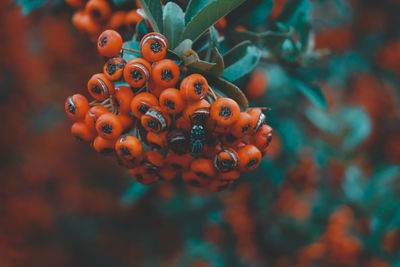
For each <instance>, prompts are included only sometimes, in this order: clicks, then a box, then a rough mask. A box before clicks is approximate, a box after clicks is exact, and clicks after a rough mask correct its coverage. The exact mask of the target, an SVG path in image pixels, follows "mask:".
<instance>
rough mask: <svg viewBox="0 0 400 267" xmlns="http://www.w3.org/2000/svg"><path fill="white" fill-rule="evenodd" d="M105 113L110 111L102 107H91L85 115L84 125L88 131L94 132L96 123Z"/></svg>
mask: <svg viewBox="0 0 400 267" xmlns="http://www.w3.org/2000/svg"><path fill="white" fill-rule="evenodd" d="M105 113H110V111H109V110H108V109H107V108H105V107H103V106H93V107H91V108H90V109H89V110H88V112H87V113H86V115H85V123H86V124H87V125H88V126H89V127H90V129H93V130H94V131H96V121H97V119H98V118H99V117H100V116H101V115H103V114H105Z"/></svg>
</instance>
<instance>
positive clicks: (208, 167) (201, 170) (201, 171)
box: [190, 158, 217, 178]
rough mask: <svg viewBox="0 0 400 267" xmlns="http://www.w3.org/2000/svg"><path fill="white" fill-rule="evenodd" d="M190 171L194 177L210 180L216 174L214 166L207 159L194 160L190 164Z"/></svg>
mask: <svg viewBox="0 0 400 267" xmlns="http://www.w3.org/2000/svg"><path fill="white" fill-rule="evenodd" d="M190 170H191V171H192V172H193V173H195V174H196V175H198V176H200V177H204V178H210V177H213V176H215V174H216V173H217V172H216V170H215V168H214V164H213V162H212V161H211V160H209V159H203V158H200V159H196V160H194V161H193V162H192V164H190Z"/></svg>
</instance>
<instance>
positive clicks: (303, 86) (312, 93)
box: [293, 73, 327, 109]
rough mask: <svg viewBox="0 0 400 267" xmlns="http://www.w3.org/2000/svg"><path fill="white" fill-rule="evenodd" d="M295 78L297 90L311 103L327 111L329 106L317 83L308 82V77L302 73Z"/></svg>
mask: <svg viewBox="0 0 400 267" xmlns="http://www.w3.org/2000/svg"><path fill="white" fill-rule="evenodd" d="M293 78H294V79H295V80H294V81H295V83H296V88H297V89H298V90H299V91H300V92H301V93H303V94H304V95H305V96H306V97H307V98H308V100H310V101H311V103H313V104H314V105H316V106H318V107H320V108H322V109H326V107H327V104H326V99H325V96H324V93H323V92H322V90H321V87H320V86H319V84H318V83H317V82H316V81H314V80H308V78H307V77H305V76H304V75H302V74H300V73H297V74H296V75H295V76H294V77H293Z"/></svg>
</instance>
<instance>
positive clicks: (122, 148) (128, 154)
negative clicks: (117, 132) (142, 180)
mask: <svg viewBox="0 0 400 267" xmlns="http://www.w3.org/2000/svg"><path fill="white" fill-rule="evenodd" d="M119 151H121V153H122V155H124V156H131V155H132V154H131V151H129V149H128V148H126V147H121V148H120V149H119Z"/></svg>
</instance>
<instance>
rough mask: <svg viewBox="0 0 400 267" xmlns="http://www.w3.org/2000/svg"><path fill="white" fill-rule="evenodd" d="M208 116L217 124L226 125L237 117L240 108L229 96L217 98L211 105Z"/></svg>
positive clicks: (232, 122) (230, 123)
mask: <svg viewBox="0 0 400 267" xmlns="http://www.w3.org/2000/svg"><path fill="white" fill-rule="evenodd" d="M210 116H211V119H213V120H214V121H216V122H217V125H219V126H222V127H227V126H230V125H232V124H234V123H235V122H236V121H237V120H238V119H239V116H240V108H239V105H238V104H237V103H236V101H235V100H233V99H231V98H226V97H222V98H218V99H217V100H215V102H214V103H213V104H212V105H211V109H210Z"/></svg>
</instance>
